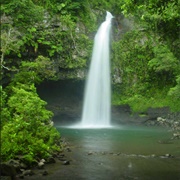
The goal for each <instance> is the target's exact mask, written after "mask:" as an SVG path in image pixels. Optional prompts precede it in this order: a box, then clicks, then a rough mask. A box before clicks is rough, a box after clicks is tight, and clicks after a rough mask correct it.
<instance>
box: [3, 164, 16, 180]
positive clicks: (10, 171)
mask: <svg viewBox="0 0 180 180" xmlns="http://www.w3.org/2000/svg"><path fill="white" fill-rule="evenodd" d="M0 172H1V176H10V177H11V179H16V175H17V172H16V169H15V167H14V166H13V165H10V164H7V163H2V164H1V165H0Z"/></svg>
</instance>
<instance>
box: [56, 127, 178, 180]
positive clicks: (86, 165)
mask: <svg viewBox="0 0 180 180" xmlns="http://www.w3.org/2000/svg"><path fill="white" fill-rule="evenodd" d="M57 128H58V130H59V131H60V133H61V136H62V137H64V138H65V139H66V141H68V142H69V147H70V149H71V150H72V152H70V153H69V155H70V156H71V165H70V166H71V167H70V168H69V172H65V174H64V175H62V176H61V178H60V179H87V180H89V179H97V180H99V179H100V180H101V179H102V180H111V179H112V180H116V179H117V180H119V179H120V180H121V179H142V180H146V179H147V180H148V179H149V180H151V179H152V180H154V179H157V180H160V179H167V180H176V179H177V180H178V179H180V140H171V139H170V138H171V132H168V131H167V130H164V129H160V128H149V127H136V126H134V127H132V126H119V127H115V128H109V129H78V128H76V129H74V128H68V127H57Z"/></svg>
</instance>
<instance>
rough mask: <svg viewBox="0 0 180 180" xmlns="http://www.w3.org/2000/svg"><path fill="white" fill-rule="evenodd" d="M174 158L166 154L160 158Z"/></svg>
mask: <svg viewBox="0 0 180 180" xmlns="http://www.w3.org/2000/svg"><path fill="white" fill-rule="evenodd" d="M173 157H174V156H173V155H171V154H165V155H163V156H160V158H173Z"/></svg>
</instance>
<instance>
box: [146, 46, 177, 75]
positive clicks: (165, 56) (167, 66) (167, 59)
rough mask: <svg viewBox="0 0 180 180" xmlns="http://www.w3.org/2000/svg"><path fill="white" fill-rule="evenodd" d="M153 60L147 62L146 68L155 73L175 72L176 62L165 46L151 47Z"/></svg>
mask: <svg viewBox="0 0 180 180" xmlns="http://www.w3.org/2000/svg"><path fill="white" fill-rule="evenodd" d="M153 51H154V58H153V59H151V60H150V61H149V62H148V66H149V67H150V68H151V69H153V70H154V71H155V72H171V73H173V72H176V71H177V69H178V60H177V59H176V57H175V56H174V54H173V53H172V52H171V51H170V50H169V48H168V47H167V46H162V45H161V46H155V47H153Z"/></svg>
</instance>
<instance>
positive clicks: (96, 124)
mask: <svg viewBox="0 0 180 180" xmlns="http://www.w3.org/2000/svg"><path fill="white" fill-rule="evenodd" d="M112 18H113V16H112V15H111V13H109V12H107V15H106V20H105V21H104V22H103V23H102V24H101V26H100V27H99V29H98V31H97V33H96V35H95V39H94V47H93V53H92V59H91V64H90V69H89V73H88V78H87V82H86V88H85V96H84V104H83V112H82V120H81V123H80V124H78V125H75V126H76V127H79V128H108V127H111V125H110V116H111V115H110V114H111V113H110V111H111V86H110V84H111V82H110V52H109V44H110V30H111V19H112Z"/></svg>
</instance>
